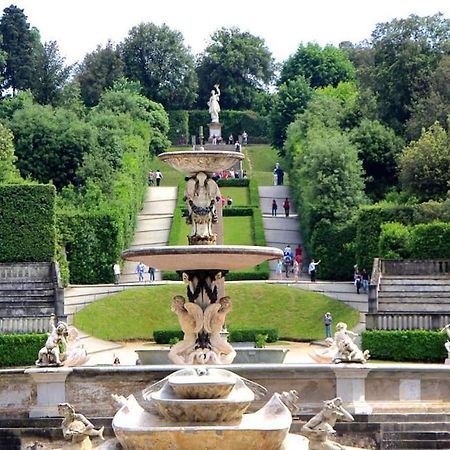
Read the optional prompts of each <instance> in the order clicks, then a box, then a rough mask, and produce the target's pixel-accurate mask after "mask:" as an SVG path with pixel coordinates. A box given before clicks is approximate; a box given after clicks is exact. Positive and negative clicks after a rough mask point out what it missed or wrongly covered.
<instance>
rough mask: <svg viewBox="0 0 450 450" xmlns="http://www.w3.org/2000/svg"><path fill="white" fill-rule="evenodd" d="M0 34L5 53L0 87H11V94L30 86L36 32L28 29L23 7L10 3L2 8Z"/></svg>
mask: <svg viewBox="0 0 450 450" xmlns="http://www.w3.org/2000/svg"><path fill="white" fill-rule="evenodd" d="M0 34H1V35H2V37H3V39H2V42H1V48H0V49H1V50H2V51H3V52H4V53H6V67H5V70H4V73H3V77H4V80H3V85H2V87H3V88H4V89H8V88H11V89H12V91H13V94H15V93H16V92H17V91H18V90H23V89H29V88H32V86H33V79H34V75H35V74H34V68H35V50H36V44H37V42H36V41H37V33H36V31H34V32H33V31H32V30H31V29H30V25H29V24H28V23H27V16H25V14H24V12H23V9H20V8H18V7H17V6H14V5H11V6H9V7H8V8H5V9H4V10H3V16H2V18H1V20H0Z"/></svg>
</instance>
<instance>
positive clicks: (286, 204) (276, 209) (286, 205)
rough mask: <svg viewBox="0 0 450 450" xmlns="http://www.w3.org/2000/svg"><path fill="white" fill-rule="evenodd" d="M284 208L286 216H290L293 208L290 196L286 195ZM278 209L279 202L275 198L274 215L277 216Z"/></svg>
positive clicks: (273, 203)
mask: <svg viewBox="0 0 450 450" xmlns="http://www.w3.org/2000/svg"><path fill="white" fill-rule="evenodd" d="M283 208H284V214H285V216H286V217H289V211H290V209H291V202H290V201H289V198H288V197H286V198H285V199H284V202H283ZM277 211H278V203H277V201H276V200H275V199H273V200H272V217H277Z"/></svg>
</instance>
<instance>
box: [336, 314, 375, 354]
mask: <svg viewBox="0 0 450 450" xmlns="http://www.w3.org/2000/svg"><path fill="white" fill-rule="evenodd" d="M356 336H358V335H357V334H356V333H353V331H350V330H347V324H346V323H344V322H339V323H338V324H336V333H335V334H334V341H335V343H336V347H337V353H336V356H335V357H334V362H335V363H340V362H357V363H365V362H366V361H367V360H368V359H369V358H370V354H369V351H368V350H365V351H364V352H363V351H361V350H360V348H359V347H358V346H357V345H356V344H355V342H354V341H353V339H354V338H355V337H356Z"/></svg>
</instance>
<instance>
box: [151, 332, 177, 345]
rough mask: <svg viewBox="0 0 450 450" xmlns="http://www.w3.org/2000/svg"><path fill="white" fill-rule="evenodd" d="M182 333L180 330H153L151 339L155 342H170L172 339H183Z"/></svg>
mask: <svg viewBox="0 0 450 450" xmlns="http://www.w3.org/2000/svg"><path fill="white" fill-rule="evenodd" d="M183 337H184V333H183V331H181V330H155V331H154V332H153V340H154V341H155V342H156V343H157V344H170V342H171V341H172V342H173V340H174V339H179V340H180V341H181V340H182V339H183Z"/></svg>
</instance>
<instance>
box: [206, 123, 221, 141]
mask: <svg viewBox="0 0 450 450" xmlns="http://www.w3.org/2000/svg"><path fill="white" fill-rule="evenodd" d="M208 126H209V139H208V142H212V141H213V137H214V136H215V137H216V139H218V138H220V139H221V140H222V139H223V138H222V126H223V125H222V124H221V123H219V122H211V123H210V124H209V125H208ZM217 143H219V142H217Z"/></svg>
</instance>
